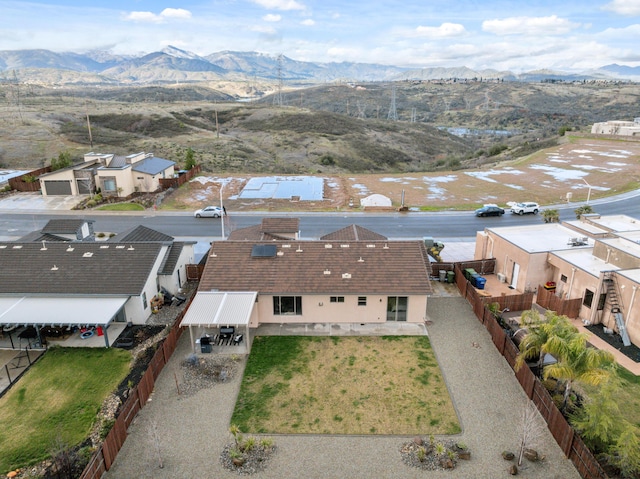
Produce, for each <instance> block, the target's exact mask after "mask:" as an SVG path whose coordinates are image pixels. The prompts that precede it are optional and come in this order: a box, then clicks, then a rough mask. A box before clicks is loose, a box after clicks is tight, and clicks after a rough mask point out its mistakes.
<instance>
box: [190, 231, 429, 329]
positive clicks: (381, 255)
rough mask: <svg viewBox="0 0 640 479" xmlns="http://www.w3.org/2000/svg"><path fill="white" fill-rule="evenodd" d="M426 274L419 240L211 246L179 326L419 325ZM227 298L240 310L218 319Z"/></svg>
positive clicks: (425, 259) (426, 259)
mask: <svg viewBox="0 0 640 479" xmlns="http://www.w3.org/2000/svg"><path fill="white" fill-rule="evenodd" d="M430 275H431V266H430V263H429V257H428V255H427V251H426V248H425V245H424V242H423V241H375V240H373V241H270V242H265V241H233V240H231V241H230V240H227V241H220V242H213V243H212V244H211V248H210V250H209V253H208V257H207V260H206V265H205V267H204V271H203V273H202V277H201V279H200V285H199V288H198V292H197V293H196V296H195V298H194V301H193V302H192V304H191V306H190V308H189V310H188V311H187V312H186V314H185V316H184V319H183V321H182V323H181V324H182V325H183V326H190V327H191V328H199V329H198V333H202V332H203V331H205V330H206V329H207V328H216V327H218V326H219V325H233V326H240V327H245V328H249V327H250V328H256V327H258V326H259V325H260V324H268V323H272V324H285V323H310V324H314V323H322V324H326V323H342V324H349V323H357V324H366V323H369V324H371V323H386V322H388V321H406V322H412V323H423V322H424V321H425V318H426V311H427V297H428V295H429V294H431V293H432V289H431V283H430V280H429V278H430ZM225 295H226V299H224V300H223V296H225ZM232 298H233V300H234V301H237V302H238V303H241V304H242V305H243V306H242V308H243V309H239V308H235V309H234V310H233V314H232V315H225V314H221V312H220V308H221V307H222V306H224V302H225V301H230V300H231V299H232ZM240 298H241V299H240ZM249 299H250V300H249ZM200 302H202V303H203V304H204V303H205V302H208V304H209V307H208V308H205V307H199V306H198V305H199V303H200ZM218 304H219V305H220V306H218ZM194 311H199V313H198V314H197V315H196V314H195V313H194ZM202 311H206V314H202ZM192 336H193V332H192Z"/></svg>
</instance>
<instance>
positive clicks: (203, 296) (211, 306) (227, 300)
mask: <svg viewBox="0 0 640 479" xmlns="http://www.w3.org/2000/svg"><path fill="white" fill-rule="evenodd" d="M257 296H258V293H257V292H255V291H253V292H251V291H249V292H247V291H240V292H228V291H227V292H221V291H198V292H197V293H196V295H195V297H194V298H193V301H191V304H190V305H189V309H188V310H187V312H186V314H185V315H184V318H182V322H181V323H180V326H182V327H185V326H203V327H217V326H220V325H234V326H248V325H249V321H250V319H251V312H252V311H253V306H254V304H255V302H256V297H257Z"/></svg>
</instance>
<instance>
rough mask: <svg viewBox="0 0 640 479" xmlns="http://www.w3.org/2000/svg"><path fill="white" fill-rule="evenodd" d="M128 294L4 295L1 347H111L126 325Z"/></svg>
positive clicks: (0, 306)
mask: <svg viewBox="0 0 640 479" xmlns="http://www.w3.org/2000/svg"><path fill="white" fill-rule="evenodd" d="M128 300H129V297H128V296H119V297H110V298H105V297H98V298H96V297H68V296H66V297H39V296H31V297H19V298H17V297H3V298H0V348H10V349H26V348H28V349H34V348H35V349H38V348H44V347H45V345H46V344H47V342H50V341H54V342H60V344H61V345H64V346H68V347H107V348H108V347H110V346H111V345H112V344H113V342H114V341H115V340H116V339H117V337H118V336H119V334H120V333H121V332H122V331H123V330H124V329H125V327H126V323H125V322H115V321H116V319H117V318H118V317H122V318H124V315H122V313H121V312H122V310H123V308H124V305H125V303H126V302H127V301H128Z"/></svg>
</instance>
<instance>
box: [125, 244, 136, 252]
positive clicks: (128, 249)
mask: <svg viewBox="0 0 640 479" xmlns="http://www.w3.org/2000/svg"><path fill="white" fill-rule="evenodd" d="M134 249H135V248H134V247H133V245H129V247H128V248H127V251H133V250H134Z"/></svg>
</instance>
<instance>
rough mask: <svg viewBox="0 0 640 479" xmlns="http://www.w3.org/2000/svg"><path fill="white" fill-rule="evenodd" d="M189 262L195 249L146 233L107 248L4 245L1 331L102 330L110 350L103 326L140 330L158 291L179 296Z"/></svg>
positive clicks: (85, 243)
mask: <svg viewBox="0 0 640 479" xmlns="http://www.w3.org/2000/svg"><path fill="white" fill-rule="evenodd" d="M45 229H46V227H45ZM80 229H82V228H80ZM188 263H193V243H191V242H175V241H173V238H172V237H170V236H166V235H163V234H162V233H158V232H156V231H154V230H150V229H149V228H145V227H143V226H140V227H138V228H135V229H133V230H131V231H130V232H128V233H125V234H123V235H118V236H116V237H114V238H112V240H111V241H104V242H97V241H63V240H61V239H60V238H58V239H56V240H55V241H46V240H42V239H38V240H37V241H33V242H22V241H21V242H3V243H0V264H2V266H3V267H2V268H0V324H1V325H34V326H39V327H41V326H77V327H80V326H83V325H84V326H95V327H97V326H101V327H102V328H103V329H104V331H105V344H106V345H109V344H110V339H109V338H108V334H107V328H108V326H109V325H111V324H112V323H123V324H126V323H132V324H145V323H146V321H147V319H148V318H149V316H150V315H151V314H152V308H151V299H152V298H153V297H154V296H156V295H157V294H158V292H160V291H161V287H164V288H165V289H167V290H168V291H169V292H171V293H172V294H176V293H177V292H178V290H179V288H180V287H181V286H182V285H183V284H184V283H185V281H186V273H185V267H186V264H188ZM115 339H116V338H111V342H112V341H113V340H115Z"/></svg>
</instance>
